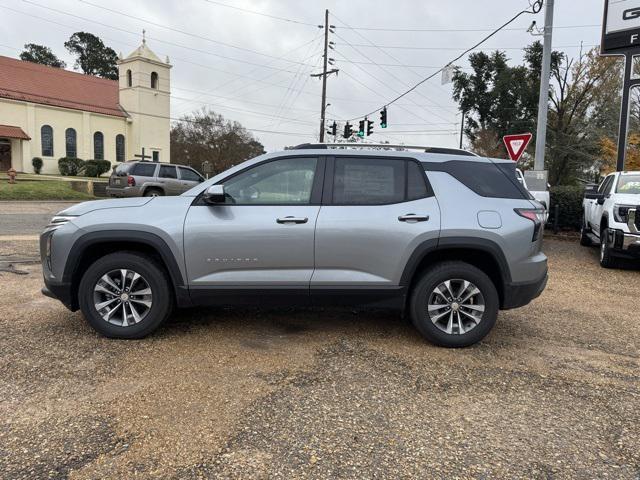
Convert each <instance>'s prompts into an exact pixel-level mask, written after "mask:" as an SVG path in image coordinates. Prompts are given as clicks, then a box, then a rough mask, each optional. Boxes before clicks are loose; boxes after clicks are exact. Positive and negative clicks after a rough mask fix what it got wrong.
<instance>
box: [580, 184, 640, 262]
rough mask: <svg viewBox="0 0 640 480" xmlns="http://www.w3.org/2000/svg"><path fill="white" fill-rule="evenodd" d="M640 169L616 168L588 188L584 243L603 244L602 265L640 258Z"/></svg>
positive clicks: (584, 215)
mask: <svg viewBox="0 0 640 480" xmlns="http://www.w3.org/2000/svg"><path fill="white" fill-rule="evenodd" d="M638 205H640V172H616V173H611V174H609V175H607V176H606V177H605V179H604V180H603V181H602V183H600V185H599V186H598V188H597V190H595V191H594V190H591V189H588V190H586V191H585V198H584V200H583V203H582V207H583V211H584V214H583V221H582V230H581V234H580V244H581V245H585V246H588V245H599V246H600V265H602V266H603V267H605V268H614V267H616V266H618V264H619V263H621V262H622V261H624V260H625V259H627V260H628V259H638V258H640V234H639V233H638V228H639V227H640V213H639V214H638V215H636V211H637V208H638Z"/></svg>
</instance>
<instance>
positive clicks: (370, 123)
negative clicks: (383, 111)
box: [367, 120, 373, 137]
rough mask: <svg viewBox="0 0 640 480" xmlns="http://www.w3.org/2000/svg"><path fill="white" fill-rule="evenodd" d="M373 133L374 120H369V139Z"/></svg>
mask: <svg viewBox="0 0 640 480" xmlns="http://www.w3.org/2000/svg"><path fill="white" fill-rule="evenodd" d="M372 133H373V120H367V137H368V136H369V135H371V134H372Z"/></svg>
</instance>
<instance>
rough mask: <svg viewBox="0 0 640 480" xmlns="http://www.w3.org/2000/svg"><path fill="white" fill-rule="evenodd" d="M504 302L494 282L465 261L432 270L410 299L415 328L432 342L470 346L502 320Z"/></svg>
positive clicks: (424, 276)
mask: <svg viewBox="0 0 640 480" xmlns="http://www.w3.org/2000/svg"><path fill="white" fill-rule="evenodd" d="M499 306H500V300H499V298H498V292H497V291H496V287H495V285H494V284H493V282H492V281H491V279H490V278H489V277H488V276H487V275H486V274H485V273H484V272H482V270H479V269H478V268H476V267H474V266H473V265H469V264H468V263H464V262H443V263H440V264H437V265H435V266H433V267H431V268H430V269H428V270H427V271H426V272H424V274H423V275H422V278H421V279H420V280H419V281H418V283H417V285H416V286H415V288H414V289H413V292H412V294H411V300H410V312H411V319H412V322H413V324H414V326H415V327H416V328H417V329H418V330H419V331H420V333H421V334H422V335H423V336H424V337H425V338H426V339H427V340H429V341H430V342H431V343H434V344H436V345H439V346H442V347H450V348H455V347H468V346H469V345H473V344H474V343H476V342H479V341H480V340H482V339H483V338H484V337H485V336H486V335H487V334H488V333H489V332H490V331H491V329H492V328H493V325H494V324H495V323H496V318H497V317H498V309H499Z"/></svg>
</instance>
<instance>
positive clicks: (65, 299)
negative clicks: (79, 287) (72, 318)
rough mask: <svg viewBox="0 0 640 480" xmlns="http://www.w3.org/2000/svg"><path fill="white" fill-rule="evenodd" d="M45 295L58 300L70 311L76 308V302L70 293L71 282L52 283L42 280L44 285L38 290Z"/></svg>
mask: <svg viewBox="0 0 640 480" xmlns="http://www.w3.org/2000/svg"><path fill="white" fill-rule="evenodd" d="M40 291H41V292H42V294H43V295H44V296H46V297H49V298H53V299H54V300H59V301H60V302H62V304H63V305H64V306H65V307H67V308H68V309H69V310H71V311H72V312H75V311H76V310H78V308H79V307H78V302H77V300H76V299H75V298H74V296H73V295H72V293H71V292H72V290H71V284H70V283H69V284H67V283H59V284H58V283H52V282H49V281H47V279H46V278H45V280H44V287H42V290H40Z"/></svg>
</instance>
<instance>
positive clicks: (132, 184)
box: [127, 175, 136, 187]
mask: <svg viewBox="0 0 640 480" xmlns="http://www.w3.org/2000/svg"><path fill="white" fill-rule="evenodd" d="M127 185H129V186H130V187H135V186H136V179H135V178H133V177H132V176H131V175H129V176H127Z"/></svg>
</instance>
